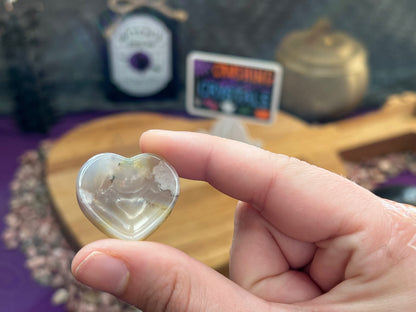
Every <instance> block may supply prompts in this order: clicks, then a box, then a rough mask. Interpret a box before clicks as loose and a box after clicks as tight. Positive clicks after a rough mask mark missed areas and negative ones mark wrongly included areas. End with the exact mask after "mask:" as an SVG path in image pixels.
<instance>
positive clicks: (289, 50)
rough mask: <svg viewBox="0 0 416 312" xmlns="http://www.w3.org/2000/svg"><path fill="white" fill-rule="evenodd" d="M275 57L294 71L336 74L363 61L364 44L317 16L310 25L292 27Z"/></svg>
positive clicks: (365, 56) (364, 55)
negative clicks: (313, 23)
mask: <svg viewBox="0 0 416 312" xmlns="http://www.w3.org/2000/svg"><path fill="white" fill-rule="evenodd" d="M276 57H277V60H278V61H279V62H281V63H282V64H283V65H285V66H286V67H288V68H290V69H293V70H296V71H301V72H305V71H310V70H313V71H314V74H319V73H320V74H329V75H330V74H339V73H341V72H345V71H346V70H349V69H350V68H354V67H356V66H355V65H356V63H357V61H358V62H360V63H361V65H362V63H363V62H366V59H367V52H366V50H365V48H364V47H363V45H362V44H361V43H359V42H358V41H357V40H355V39H353V38H352V37H350V36H349V35H347V34H346V33H343V32H340V31H333V30H332V29H331V22H330V21H329V20H328V19H320V20H319V21H318V22H317V23H316V24H315V25H314V26H313V27H312V28H311V29H308V30H303V31H295V32H293V33H290V34H289V35H287V36H286V37H285V38H284V39H283V40H282V43H281V44H280V46H279V48H278V50H277V53H276Z"/></svg>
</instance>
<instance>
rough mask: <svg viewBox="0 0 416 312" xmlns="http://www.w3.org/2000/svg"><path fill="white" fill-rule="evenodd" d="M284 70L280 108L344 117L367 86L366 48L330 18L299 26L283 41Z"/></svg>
mask: <svg viewBox="0 0 416 312" xmlns="http://www.w3.org/2000/svg"><path fill="white" fill-rule="evenodd" d="M276 59H277V61H278V62H280V63H281V64H282V65H283V67H284V69H285V71H284V78H283V90H282V109H284V110H286V111H288V112H290V113H292V114H294V115H297V116H299V117H301V118H303V119H305V120H308V121H325V120H330V119H335V118H340V117H342V116H344V115H346V114H347V113H350V112H352V111H353V110H354V109H355V108H356V107H357V106H358V105H359V104H360V102H361V101H362V99H363V97H364V95H365V92H366V90H367V86H368V80H369V70H368V64H367V51H366V49H365V48H364V46H363V45H362V44H361V43H360V42H358V41H357V40H355V39H353V38H351V37H350V36H349V35H347V34H345V33H343V32H339V31H332V30H331V23H330V21H329V20H327V19H321V20H319V21H318V22H317V23H316V24H315V26H314V27H312V29H308V30H303V31H295V32H293V33H290V34H289V35H287V36H286V37H285V38H284V39H283V40H282V42H281V44H280V45H279V47H278V49H277V52H276Z"/></svg>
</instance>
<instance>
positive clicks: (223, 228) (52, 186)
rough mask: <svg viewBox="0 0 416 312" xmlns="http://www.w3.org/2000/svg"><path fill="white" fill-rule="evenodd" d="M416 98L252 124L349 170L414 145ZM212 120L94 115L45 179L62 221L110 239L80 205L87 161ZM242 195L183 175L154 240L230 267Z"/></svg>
mask: <svg viewBox="0 0 416 312" xmlns="http://www.w3.org/2000/svg"><path fill="white" fill-rule="evenodd" d="M415 107H416V96H415V95H414V94H405V95H402V96H396V97H392V98H391V99H390V100H389V101H388V102H387V104H386V105H385V106H384V108H383V109H381V110H380V111H378V112H375V113H370V114H366V115H363V116H360V117H358V118H353V119H348V120H344V121H340V122H335V123H330V124H326V125H323V126H319V125H315V126H311V125H307V124H305V123H303V122H301V121H299V120H298V119H296V118H294V117H291V116H290V115H287V114H284V113H280V114H279V115H278V116H277V120H276V122H275V123H274V124H273V125H271V126H260V125H253V124H252V125H248V128H249V131H250V135H251V136H252V137H253V138H254V139H260V140H261V141H262V142H263V148H265V149H267V150H270V151H272V152H276V153H284V154H287V155H290V156H294V157H297V158H301V159H303V160H306V161H308V162H310V163H313V164H315V165H318V166H321V167H324V168H327V169H329V170H331V171H334V172H337V173H340V174H345V169H344V165H343V162H344V160H358V159H360V158H362V157H365V156H375V155H378V154H381V153H386V152H391V151H397V150H405V149H412V150H413V149H414V147H416V134H415V133H416V121H415V118H414V115H413V113H414V111H415ZM211 126H212V121H210V120H196V119H186V118H181V117H172V116H166V115H159V114H152V113H125V114H118V115H114V116H110V117H105V118H101V119H98V120H95V121H91V122H89V123H87V124H84V125H82V126H80V127H77V128H75V129H73V130H72V131H70V132H69V133H67V134H66V135H65V136H63V137H62V138H61V139H59V140H58V141H57V142H55V144H54V147H53V148H52V150H51V151H50V153H49V155H48V160H47V168H48V170H47V183H48V187H49V190H50V194H51V197H52V200H53V202H54V206H55V208H56V211H57V214H58V216H59V217H60V219H61V221H62V223H63V226H64V228H65V230H66V232H67V234H68V235H69V237H70V239H71V240H72V241H73V243H74V244H75V245H76V247H81V246H84V245H85V244H88V243H90V242H92V241H95V240H98V239H101V238H105V235H104V234H102V233H101V232H100V231H99V230H97V229H96V228H95V227H94V226H93V225H92V224H91V223H90V222H89V221H88V219H87V218H86V217H85V216H84V215H83V214H82V212H81V210H80V209H79V206H78V203H77V200H76V195H75V181H76V177H77V174H78V171H79V169H80V167H81V166H82V165H83V164H84V162H85V161H86V160H88V159H89V158H90V157H92V156H93V155H95V154H98V153H102V152H112V153H117V154H120V155H123V156H126V157H131V156H133V155H136V154H138V153H140V150H139V144H138V141H139V137H140V134H141V133H142V132H144V131H146V130H148V129H169V130H187V131H198V130H208V129H210V127H211ZM235 204H236V200H235V199H232V198H229V197H227V196H225V195H224V194H222V193H220V192H219V191H217V190H215V189H214V188H213V187H211V186H210V185H208V184H207V183H205V182H198V181H189V180H184V179H181V194H180V196H179V199H178V201H177V203H176V206H175V208H174V209H173V212H172V214H171V215H170V216H169V218H168V219H167V221H166V222H165V223H163V224H162V226H161V227H160V228H159V229H158V230H156V232H154V233H153V234H152V235H151V236H150V237H148V240H151V241H157V242H162V243H164V244H168V245H170V246H173V247H176V248H178V249H180V250H183V251H184V252H186V253H187V254H189V255H191V256H192V257H195V258H196V259H198V260H200V261H202V262H203V263H205V264H207V265H209V266H211V267H213V268H215V269H216V270H218V271H221V272H224V273H225V272H226V270H227V267H228V259H229V248H230V245H231V240H232V233H233V215H234V208H235Z"/></svg>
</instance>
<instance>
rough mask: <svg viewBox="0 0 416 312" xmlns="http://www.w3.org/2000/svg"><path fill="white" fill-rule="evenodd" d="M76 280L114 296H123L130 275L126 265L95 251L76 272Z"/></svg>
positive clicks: (119, 260)
mask: <svg viewBox="0 0 416 312" xmlns="http://www.w3.org/2000/svg"><path fill="white" fill-rule="evenodd" d="M74 275H75V278H76V279H77V280H78V281H80V282H81V283H83V284H86V285H88V286H90V287H92V288H96V289H99V290H102V291H105V292H109V293H111V294H113V295H116V296H117V295H121V294H123V293H124V290H125V288H126V286H127V282H128V280H129V277H130V273H129V271H128V269H127V266H126V265H125V263H124V262H123V261H122V260H121V259H118V258H115V257H112V256H109V255H107V254H105V253H103V252H100V251H93V252H92V253H91V254H89V255H88V256H87V257H86V258H85V259H84V260H83V261H82V262H81V263H80V264H79V265H78V266H77V267H76V268H75V270H74Z"/></svg>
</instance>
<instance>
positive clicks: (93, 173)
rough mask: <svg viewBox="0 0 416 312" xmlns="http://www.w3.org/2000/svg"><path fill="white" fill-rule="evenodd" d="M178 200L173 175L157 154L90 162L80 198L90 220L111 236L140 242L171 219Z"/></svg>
mask: <svg viewBox="0 0 416 312" xmlns="http://www.w3.org/2000/svg"><path fill="white" fill-rule="evenodd" d="M178 196H179V178H178V175H177V173H176V171H175V169H174V168H173V167H172V166H171V165H170V164H168V163H167V162H166V161H165V160H164V159H162V158H161V157H160V156H158V155H154V154H140V155H137V156H134V157H132V158H125V157H122V156H120V155H116V154H111V153H105V154H99V155H96V156H94V157H93V158H91V159H90V160H88V161H87V162H86V163H85V164H84V166H83V167H82V168H81V170H80V172H79V174H78V179H77V198H78V202H79V204H80V207H81V210H82V211H83V212H84V214H85V215H86V216H87V217H88V219H89V220H90V221H91V222H92V223H93V224H95V225H96V226H97V227H98V228H99V229H100V230H101V231H103V232H104V233H106V234H107V235H109V236H112V237H116V238H120V239H126V240H140V239H143V238H145V237H147V236H148V235H150V234H151V233H152V232H153V231H154V230H155V229H157V228H158V227H159V225H160V224H161V223H162V222H163V221H164V220H165V219H166V218H167V216H168V215H169V214H170V212H171V210H172V208H173V206H174V205H175V203H176V200H177V197H178Z"/></svg>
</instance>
